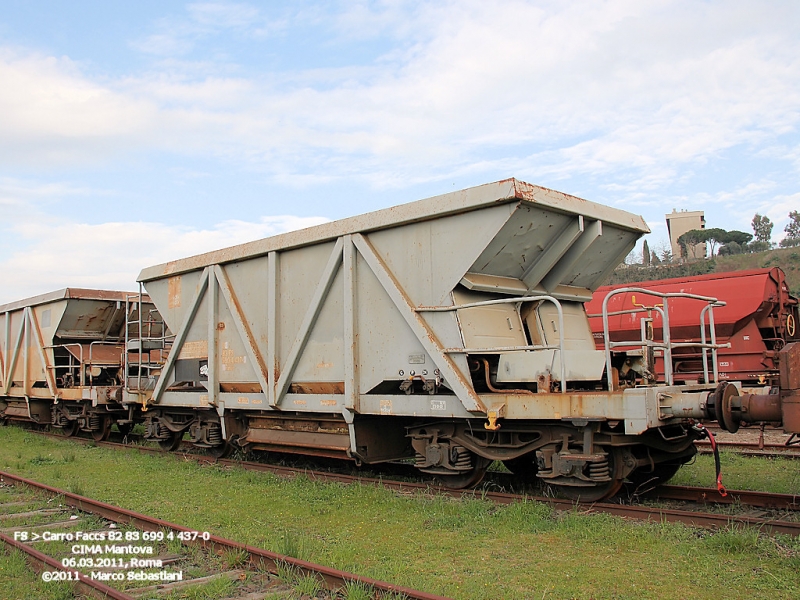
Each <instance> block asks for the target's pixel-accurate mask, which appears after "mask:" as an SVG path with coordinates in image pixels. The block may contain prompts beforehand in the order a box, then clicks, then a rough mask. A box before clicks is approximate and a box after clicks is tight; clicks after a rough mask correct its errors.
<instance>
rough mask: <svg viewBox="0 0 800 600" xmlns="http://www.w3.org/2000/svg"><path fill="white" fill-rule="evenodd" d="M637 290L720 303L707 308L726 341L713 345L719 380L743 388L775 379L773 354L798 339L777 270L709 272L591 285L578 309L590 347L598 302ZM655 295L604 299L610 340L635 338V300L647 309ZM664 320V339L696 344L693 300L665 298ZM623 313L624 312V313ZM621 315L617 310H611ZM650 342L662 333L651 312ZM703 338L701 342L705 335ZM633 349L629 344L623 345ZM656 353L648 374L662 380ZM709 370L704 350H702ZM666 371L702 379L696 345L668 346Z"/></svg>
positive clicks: (597, 330) (599, 335) (597, 334)
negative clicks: (667, 331) (667, 335)
mask: <svg viewBox="0 0 800 600" xmlns="http://www.w3.org/2000/svg"><path fill="white" fill-rule="evenodd" d="M628 287H637V288H645V289H650V290H653V291H656V292H660V293H671V292H682V293H689V294H696V295H699V296H711V297H715V298H718V299H719V300H721V301H722V302H724V303H725V306H720V307H718V308H715V309H714V322H715V324H716V336H717V339H716V341H717V343H718V344H726V343H730V348H720V349H719V350H718V355H717V361H718V364H717V366H718V369H719V377H720V379H727V380H729V381H740V382H742V384H743V385H744V386H745V387H754V386H766V385H769V386H770V387H772V386H777V385H778V380H779V372H778V369H779V365H778V351H779V350H780V349H781V348H782V347H783V346H784V345H785V344H786V343H787V342H789V341H797V340H798V339H800V335H799V334H800V332H798V327H797V322H798V301H797V298H795V297H793V296H792V295H790V294H789V288H788V286H787V285H786V280H785V274H784V272H783V271H782V270H781V269H779V268H777V267H774V268H771V269H754V270H751V271H735V272H731V273H712V274H709V275H699V276H695V277H682V278H676V279H664V280H661V281H643V282H638V283H629V284H623V285H614V286H603V287H601V288H598V289H597V291H596V292H595V293H594V296H593V298H592V300H591V301H590V302H588V303H587V304H586V311H587V312H588V313H589V315H594V316H590V319H589V320H590V323H591V327H592V333H593V335H594V338H595V343H596V344H597V347H598V348H603V345H604V343H603V322H602V318H601V317H600V314H601V313H602V305H603V299H604V298H605V297H606V295H607V294H608V293H609V292H611V291H612V290H619V289H622V288H628ZM660 302H662V300H661V299H660V298H656V297H655V296H649V295H646V294H642V293H641V292H624V293H620V294H618V295H615V296H612V297H611V298H610V300H609V303H608V312H609V314H610V316H609V334H610V339H611V341H615V342H619V341H626V340H634V339H640V337H641V333H640V320H641V318H642V315H643V314H646V313H642V312H638V313H632V312H630V311H631V309H634V308H636V306H637V305H640V306H641V305H645V306H654V305H656V304H658V303H660ZM668 307H669V322H670V326H671V334H672V342H700V339H701V332H700V328H699V326H698V311H699V308H698V304H697V302H696V301H695V302H693V301H691V300H687V299H684V298H670V299H669V302H668ZM626 311H627V312H626ZM612 313H622V314H612ZM652 315H653V318H654V320H653V329H654V331H653V334H654V339H655V340H661V339H662V336H663V332H662V329H661V327H660V324H661V317H660V315H659V314H658V311H657V310H654V311H652ZM706 341H708V340H706ZM630 352H631V354H635V353H636V349H635V345H632V347H631V348H630ZM659 354H660V353H657V354H656V359H655V375H656V377H657V378H658V380H659V381H663V380H664V363H663V354H662V355H661V356H659ZM707 360H708V361H709V365H708V367H709V371H711V370H712V365H710V360H711V354H710V353H708V358H707ZM672 362H673V373H674V378H675V380H676V381H681V380H683V381H687V382H689V381H700V382H702V380H703V355H702V351H701V350H700V349H698V348H680V349H676V350H674V351H673V355H672Z"/></svg>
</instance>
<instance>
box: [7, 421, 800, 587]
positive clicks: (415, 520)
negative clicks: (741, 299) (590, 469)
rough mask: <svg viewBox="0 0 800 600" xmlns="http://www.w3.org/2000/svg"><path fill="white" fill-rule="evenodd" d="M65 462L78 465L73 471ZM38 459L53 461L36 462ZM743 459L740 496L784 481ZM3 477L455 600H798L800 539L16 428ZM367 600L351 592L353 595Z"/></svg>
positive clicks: (698, 469)
mask: <svg viewBox="0 0 800 600" xmlns="http://www.w3.org/2000/svg"><path fill="white" fill-rule="evenodd" d="M17 452H21V453H22V456H21V457H17V456H16V453H17ZM68 454H69V455H72V456H74V458H72V459H70V460H69V461H65V460H63V457H64V456H66V455H68ZM37 456H42V457H53V458H54V459H55V462H54V463H51V462H50V461H44V462H43V463H42V462H41V461H34V462H32V461H31V459H32V458H35V457H37ZM706 458H707V457H701V458H700V459H698V461H697V463H696V464H694V465H691V466H689V467H688V468H687V469H686V472H685V473H686V474H687V475H688V476H695V475H696V477H697V478H698V480H699V483H702V484H703V485H709V484H710V482H712V481H713V478H714V475H713V473H714V471H713V464H711V465H710V466H709V465H706V464H704V463H703V461H705V459H706ZM739 460H740V458H739V457H732V458H731V459H730V461H729V460H728V458H727V457H726V458H725V461H724V462H725V463H726V464H725V467H726V469H727V470H726V471H725V477H726V480H725V481H726V484H727V485H729V486H730V487H744V486H739V485H738V484H737V485H734V483H733V481H730V480H734V479H735V476H734V473H735V472H737V471H739V472H740V473H741V475H739V476H740V477H742V478H744V479H746V478H747V472H748V471H750V472H751V475H752V477H753V481H760V480H761V479H756V477H758V478H763V479H764V480H769V481H773V479H775V478H770V477H769V476H768V475H764V474H763V473H762V472H761V471H764V470H765V469H766V467H770V466H771V465H770V464H769V462H768V461H764V462H763V463H762V462H756V461H757V460H759V459H747V460H748V461H753V462H749V463H742V464H739ZM727 463H730V464H727ZM780 465H782V466H780V468H779V469H777V470H781V469H788V468H791V469H795V470H796V468H797V467H796V466H795V463H792V462H789V461H786V462H784V463H780ZM773 466H774V465H773ZM728 467H729V468H728ZM0 469H3V470H8V471H12V472H15V473H18V474H20V475H23V476H26V477H30V478H32V479H36V480H39V481H43V482H46V483H51V484H54V485H58V486H59V487H64V484H65V482H71V483H72V484H73V485H78V484H79V485H80V487H81V488H82V489H83V491H84V493H85V494H86V495H88V496H91V497H93V498H97V499H100V500H104V501H106V502H110V503H113V504H117V505H121V506H123V507H126V508H129V509H132V510H135V511H138V512H143V513H146V514H149V515H153V516H156V517H159V518H162V519H166V520H169V521H173V522H177V523H180V524H183V525H187V526H190V527H193V528H195V529H197V530H200V531H203V530H208V531H211V532H212V533H215V534H218V535H221V536H224V537H228V538H232V539H235V540H238V541H241V542H245V543H248V544H251V545H254V546H258V547H262V548H266V549H270V550H274V551H278V552H281V551H282V550H283V551H286V550H292V551H293V553H295V554H299V555H302V558H305V559H307V560H311V561H314V562H318V563H322V564H325V565H329V566H332V567H335V568H340V569H344V570H348V571H351V572H354V573H357V574H359V575H361V576H364V577H373V578H376V579H383V580H387V581H390V582H392V583H396V584H399V585H404V586H408V587H412V588H417V589H422V590H425V591H429V592H433V593H438V594H442V595H446V596H452V597H456V598H476V599H495V598H511V599H516V598H519V599H522V598H542V597H545V598H587V599H588V598H594V599H601V598H630V599H633V598H637V599H638V598H708V597H712V596H720V597H725V598H726V599H736V598H742V599H745V598H746V599H748V600H749V599H753V598H770V599H774V598H797V597H800V582H799V581H798V578H797V572H798V569H800V541H798V540H795V539H790V538H787V537H774V538H771V537H766V536H761V535H756V534H754V533H753V532H752V531H750V530H746V531H745V530H738V529H730V530H725V531H722V532H717V533H711V532H708V531H703V530H696V529H693V528H688V527H684V526H680V525H671V524H662V523H640V522H627V521H624V520H622V519H619V518H615V517H610V516H604V515H587V514H584V513H583V512H582V511H581V510H578V509H576V510H574V511H568V512H566V513H556V512H554V511H553V510H552V509H550V508H549V507H548V506H546V505H543V504H539V503H536V502H530V501H529V502H520V503H516V504H512V505H509V506H496V505H494V504H492V503H490V502H488V501H485V500H483V499H481V498H480V493H479V492H478V493H476V495H475V496H474V497H473V498H466V499H463V500H460V501H457V500H452V499H449V498H446V497H442V496H431V495H425V494H415V495H399V494H397V493H395V492H392V491H389V490H386V489H382V488H374V487H371V486H361V485H350V486H343V485H339V484H326V483H319V482H313V481H310V480H308V479H306V478H304V477H298V478H296V479H282V478H278V477H276V476H273V475H270V474H265V473H256V472H248V471H244V470H243V469H239V468H231V469H229V468H221V467H217V466H201V465H198V464H195V463H193V462H187V461H184V460H181V459H176V458H174V457H172V456H163V455H140V454H139V453H136V452H119V451H114V450H107V449H103V448H97V447H86V446H80V445H77V444H74V443H72V442H69V441H68V440H50V439H46V438H40V437H37V436H35V435H34V434H31V433H29V432H25V431H22V430H19V429H16V428H13V427H9V428H3V429H0ZM774 470H776V469H773V471H774ZM57 471H58V472H59V473H60V480H58V481H56V480H55V473H56V472H57ZM683 474H684V473H682V474H681V476H683ZM739 476H737V477H739ZM792 481H794V483H792ZM781 486H783V487H784V488H785V489H781V490H777V491H787V489H789V488H791V486H794V491H795V492H797V491H798V489H797V488H798V487H799V486H798V484H797V479H796V478H794V479H793V478H792V476H787V479H786V481H785V482H784V483H781ZM231 560H232V561H235V557H233V558H231ZM286 577H287V578H290V574H287V575H286ZM298 583H299V579H297V578H296V579H295V580H293V581H292V585H293V586H296V585H298ZM300 585H301V586H309V589H310V587H312V583H311V582H304V583H301V584H300ZM303 589H306V588H305V587H303ZM295 592H296V593H300V592H297V590H295ZM358 594H359V592H358V591H357V590H355V588H354V589H353V591H352V596H353V597H354V598H357V597H360V596H359V595H358ZM4 597H9V598H13V597H15V596H8V595H6V596H4ZM22 597H24V596H22Z"/></svg>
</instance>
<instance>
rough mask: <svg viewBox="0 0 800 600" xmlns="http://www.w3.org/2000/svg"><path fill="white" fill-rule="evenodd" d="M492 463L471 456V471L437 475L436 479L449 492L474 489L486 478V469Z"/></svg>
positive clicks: (485, 459)
mask: <svg viewBox="0 0 800 600" xmlns="http://www.w3.org/2000/svg"><path fill="white" fill-rule="evenodd" d="M490 464H492V461H491V460H489V459H488V458H483V457H482V456H477V455H473V457H472V469H470V470H469V471H462V472H461V473H458V474H455V475H444V474H439V475H437V476H436V477H437V478H438V479H439V481H441V482H442V485H443V486H444V487H446V488H449V489H451V490H464V489H467V488H471V487H475V486H476V485H478V484H479V483H480V482H481V481H483V478H484V477H485V476H486V469H488V468H489V465H490Z"/></svg>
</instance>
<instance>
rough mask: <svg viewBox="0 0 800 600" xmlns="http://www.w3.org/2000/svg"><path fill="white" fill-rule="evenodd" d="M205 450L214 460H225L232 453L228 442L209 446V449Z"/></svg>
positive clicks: (231, 447)
mask: <svg viewBox="0 0 800 600" xmlns="http://www.w3.org/2000/svg"><path fill="white" fill-rule="evenodd" d="M206 450H207V451H208V453H209V454H210V455H211V456H213V457H214V458H225V457H226V456H228V455H229V454H230V453H231V452H233V446H231V445H230V444H229V443H228V442H226V441H223V442H222V443H221V444H219V445H218V446H211V448H206Z"/></svg>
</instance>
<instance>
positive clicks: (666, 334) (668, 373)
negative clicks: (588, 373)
mask: <svg viewBox="0 0 800 600" xmlns="http://www.w3.org/2000/svg"><path fill="white" fill-rule="evenodd" d="M630 292H636V293H640V294H644V295H647V296H655V297H657V298H661V299H662V300H663V307H658V306H652V307H647V308H646V307H641V308H635V309H626V310H620V311H614V312H613V313H609V312H608V301H609V299H610V298H611V297H612V296H616V295H618V294H625V293H630ZM670 298H685V299H687V300H699V301H703V302H707V303H708V304H707V305H706V306H705V307H704V308H703V309H702V310H701V311H700V343H699V344H698V343H696V342H676V343H673V342H672V341H671V337H670V333H671V332H670V324H669V299H670ZM722 306H726V303H725V302H723V301H721V300H719V299H717V298H712V297H710V296H701V295H699V294H690V293H686V292H665V293H662V292H657V291H655V290H648V289H645V288H639V287H628V288H619V289H617V290H613V291H611V292H609V293H608V295H606V297H605V298H604V299H603V311H602V317H603V343H604V345H605V355H606V373H607V374H608V377H609V381H611V349H612V348H617V347H619V346H633V345H640V346H642V351H643V352H644V351H645V350H646V349H648V348H654V349H655V348H659V349H662V350H663V351H664V378H665V379H666V382H667V385H673V383H674V374H673V372H672V350H673V349H675V348H701V349H702V350H703V377H704V380H705V382H706V383H708V364H707V363H708V360H707V357H708V350H709V349H710V350H711V351H712V360H713V362H714V365H713V367H714V370H713V372H714V383H717V381H718V379H719V373H718V369H717V349H719V348H730V343H727V344H717V337H716V330H715V326H714V313H713V309H714V308H715V307H722ZM650 310H655V311H656V312H657V313H658V314H660V315H661V321H662V327H661V329H662V335H663V341H662V342H660V343H659V342H657V341H655V340H648V339H646V336H645V331H644V330H645V321H644V320H642V321H640V323H641V331H642V335H641V339H639V340H624V341H621V342H612V341H611V335H610V332H609V323H608V317H609V316H611V315H621V314H634V313H640V312H647V311H650ZM706 313H708V314H709V328H710V333H711V343H707V342H706V335H705V327H706V326H705V315H706ZM593 316H594V315H593Z"/></svg>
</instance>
